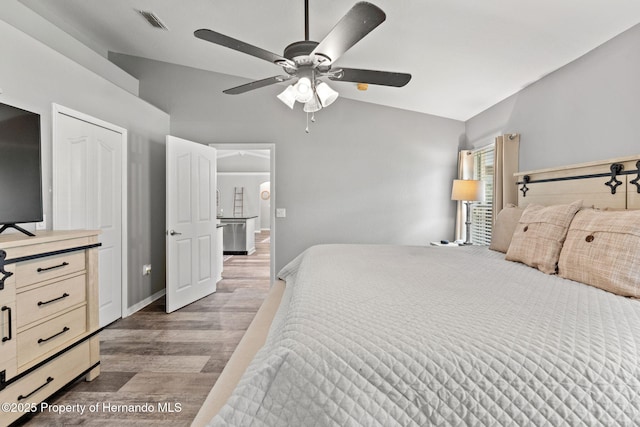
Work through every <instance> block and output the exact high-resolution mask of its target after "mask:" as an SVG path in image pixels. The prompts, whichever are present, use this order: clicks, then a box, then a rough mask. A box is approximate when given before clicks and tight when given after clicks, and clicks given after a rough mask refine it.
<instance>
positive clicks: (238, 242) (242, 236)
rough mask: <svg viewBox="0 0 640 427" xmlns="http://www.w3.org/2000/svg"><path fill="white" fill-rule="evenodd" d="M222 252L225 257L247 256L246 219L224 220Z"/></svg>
mask: <svg viewBox="0 0 640 427" xmlns="http://www.w3.org/2000/svg"><path fill="white" fill-rule="evenodd" d="M220 223H221V224H222V225H224V229H223V230H224V231H223V232H222V251H223V253H224V254H225V255H246V254H247V221H246V220H245V219H222V220H220Z"/></svg>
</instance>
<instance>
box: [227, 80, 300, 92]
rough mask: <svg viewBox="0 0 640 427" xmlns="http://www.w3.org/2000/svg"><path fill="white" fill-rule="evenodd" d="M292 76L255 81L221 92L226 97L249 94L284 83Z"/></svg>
mask: <svg viewBox="0 0 640 427" xmlns="http://www.w3.org/2000/svg"><path fill="white" fill-rule="evenodd" d="M291 78H292V76H273V77H269V78H266V79H262V80H256V81H254V82H251V83H247V84H244V85H240V86H236V87H232V88H231V89H227V90H223V91H222V92H223V93H226V94H227V95H239V94H241V93H245V92H249V91H250V90H254V89H259V88H261V87H265V86H269V85H273V84H276V83H281V82H286V81H287V80H290V79H291Z"/></svg>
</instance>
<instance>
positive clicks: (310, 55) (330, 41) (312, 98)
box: [193, 0, 411, 113]
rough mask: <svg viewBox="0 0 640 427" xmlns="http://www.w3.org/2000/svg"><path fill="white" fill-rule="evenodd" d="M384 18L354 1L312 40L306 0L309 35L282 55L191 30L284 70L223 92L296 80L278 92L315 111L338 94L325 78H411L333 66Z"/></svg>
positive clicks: (397, 83)
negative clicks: (319, 38)
mask: <svg viewBox="0 0 640 427" xmlns="http://www.w3.org/2000/svg"><path fill="white" fill-rule="evenodd" d="M385 19H386V15H385V13H384V12H383V11H382V9H380V8H379V7H377V6H375V5H373V4H371V3H368V2H364V1H363V2H359V3H356V4H355V6H353V7H352V8H351V9H350V10H349V11H348V12H347V13H346V14H345V15H344V16H343V17H342V19H341V20H340V21H339V22H338V23H337V24H336V26H335V27H333V29H332V30H331V31H330V32H329V34H327V36H326V37H325V38H324V39H323V40H322V41H321V42H319V43H318V42H315V41H312V40H309V0H305V39H304V40H303V41H297V42H294V43H291V44H290V45H289V46H287V47H286V48H285V49H284V53H283V55H278V54H276V53H272V52H269V51H267V50H264V49H261V48H259V47H256V46H253V45H250V44H248V43H245V42H243V41H240V40H236V39H234V38H232V37H229V36H225V35H224V34H220V33H217V32H215V31H212V30H208V29H200V30H197V31H195V32H194V33H193V34H194V36H196V37H197V38H199V39H202V40H206V41H208V42H211V43H215V44H217V45H220V46H224V47H227V48H230V49H233V50H237V51H239V52H242V53H246V54H247V55H251V56H255V57H257V58H260V59H264V60H265V61H269V62H271V63H274V64H276V65H279V66H281V67H282V69H283V70H284V72H285V74H283V75H278V76H273V77H268V78H266V79H262V80H256V81H253V82H251V83H247V84H243V85H240V86H236V87H233V88H230V89H227V90H225V91H223V92H224V93H226V94H229V95H238V94H241V93H245V92H248V91H251V90H254V89H258V88H261V87H265V86H269V85H272V84H276V83H281V82H285V81H288V80H292V79H295V80H294V83H293V84H291V85H290V86H287V88H286V89H285V90H284V92H282V93H281V94H279V95H278V98H279V99H280V100H281V101H282V102H284V103H285V104H286V105H287V106H289V108H293V106H294V104H295V102H296V101H298V102H300V103H302V104H304V108H303V109H304V111H306V112H308V113H313V112H316V111H318V110H320V109H321V108H323V107H327V106H329V105H330V104H331V103H333V102H334V101H335V100H336V98H337V97H338V93H337V92H336V91H334V90H333V89H331V88H330V87H329V85H328V84H326V83H325V82H323V81H322V80H320V78H322V77H326V78H328V79H329V80H333V81H342V82H354V83H367V84H373V85H382V86H393V87H402V86H404V85H406V84H407V83H409V80H411V74H406V73H396V72H389V71H377V70H363V69H358V68H344V67H335V68H334V67H333V64H334V63H335V61H336V60H337V59H338V58H340V56H342V54H344V53H345V52H346V51H347V50H349V49H350V48H351V47H352V46H353V45H355V44H356V43H357V42H359V41H360V40H361V39H362V38H364V37H365V36H366V35H367V34H369V33H370V32H371V31H372V30H373V29H374V28H376V27H377V26H378V25H380V24H382V23H383V22H384V20H385Z"/></svg>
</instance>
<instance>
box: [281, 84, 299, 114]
mask: <svg viewBox="0 0 640 427" xmlns="http://www.w3.org/2000/svg"><path fill="white" fill-rule="evenodd" d="M295 92H296V90H295V89H294V88H293V86H292V85H289V86H287V88H286V89H285V90H283V91H282V93H280V95H278V99H279V100H280V101H282V102H284V103H285V104H286V105H287V107H289V108H291V109H293V105H294V104H295V103H296V96H295Z"/></svg>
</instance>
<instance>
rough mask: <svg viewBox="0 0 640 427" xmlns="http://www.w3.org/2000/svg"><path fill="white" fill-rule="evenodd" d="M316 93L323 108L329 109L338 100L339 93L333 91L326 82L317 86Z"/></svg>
mask: <svg viewBox="0 0 640 427" xmlns="http://www.w3.org/2000/svg"><path fill="white" fill-rule="evenodd" d="M316 93H317V94H318V98H319V99H320V103H321V104H322V106H323V107H328V106H329V105H331V104H333V101H335V100H336V99H338V92H336V91H335V90H333V89H331V87H329V85H328V84H326V83H325V82H320V83H318V84H317V85H316Z"/></svg>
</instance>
